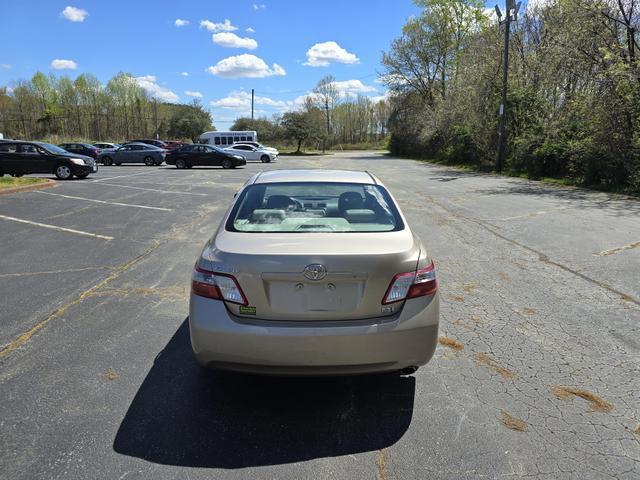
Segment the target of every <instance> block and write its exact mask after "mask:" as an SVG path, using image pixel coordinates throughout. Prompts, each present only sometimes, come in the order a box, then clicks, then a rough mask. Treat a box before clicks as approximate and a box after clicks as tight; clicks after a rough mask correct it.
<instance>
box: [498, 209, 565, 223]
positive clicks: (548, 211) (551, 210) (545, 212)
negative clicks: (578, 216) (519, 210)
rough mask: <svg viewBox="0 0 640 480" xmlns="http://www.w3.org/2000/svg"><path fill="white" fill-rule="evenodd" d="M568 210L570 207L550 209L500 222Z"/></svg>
mask: <svg viewBox="0 0 640 480" xmlns="http://www.w3.org/2000/svg"><path fill="white" fill-rule="evenodd" d="M568 208H571V207H556V208H550V209H548V210H540V211H538V212H531V213H525V214H522V215H516V216H515V217H507V218H503V219H501V220H502V221H507V220H517V219H520V218H530V217H537V216H538V215H545V214H547V213H552V212H558V211H560V210H566V209H568Z"/></svg>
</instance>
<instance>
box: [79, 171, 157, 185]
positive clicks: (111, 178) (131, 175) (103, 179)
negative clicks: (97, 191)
mask: <svg viewBox="0 0 640 480" xmlns="http://www.w3.org/2000/svg"><path fill="white" fill-rule="evenodd" d="M145 173H153V172H140V173H130V174H129V175H118V176H117V177H106V178H98V179H97V180H91V181H90V182H89V183H96V182H104V181H105V180H113V179H114V178H124V177H135V176H136V175H144V174H145Z"/></svg>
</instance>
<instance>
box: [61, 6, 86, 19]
mask: <svg viewBox="0 0 640 480" xmlns="http://www.w3.org/2000/svg"><path fill="white" fill-rule="evenodd" d="M61 15H62V16H63V17H64V18H66V19H67V20H70V21H72V22H84V19H85V18H87V16H88V15H89V12H87V11H86V10H82V9H81V8H76V7H71V6H68V7H64V10H62V13H61Z"/></svg>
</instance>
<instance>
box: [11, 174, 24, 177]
mask: <svg viewBox="0 0 640 480" xmlns="http://www.w3.org/2000/svg"><path fill="white" fill-rule="evenodd" d="M23 175H24V173H12V174H11V176H12V177H15V178H20V177H22V176H23Z"/></svg>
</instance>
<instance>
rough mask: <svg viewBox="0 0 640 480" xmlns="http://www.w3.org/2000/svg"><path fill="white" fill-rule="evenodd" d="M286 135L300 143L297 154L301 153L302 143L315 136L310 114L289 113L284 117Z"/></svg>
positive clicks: (283, 123)
mask: <svg viewBox="0 0 640 480" xmlns="http://www.w3.org/2000/svg"><path fill="white" fill-rule="evenodd" d="M282 126H283V128H284V134H285V136H287V137H288V138H292V139H294V140H296V141H297V142H298V148H297V149H296V153H300V148H301V146H302V142H304V141H305V140H307V139H308V138H310V137H312V136H313V134H314V129H313V122H312V119H311V117H310V115H309V113H308V112H287V113H285V114H284V115H282Z"/></svg>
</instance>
